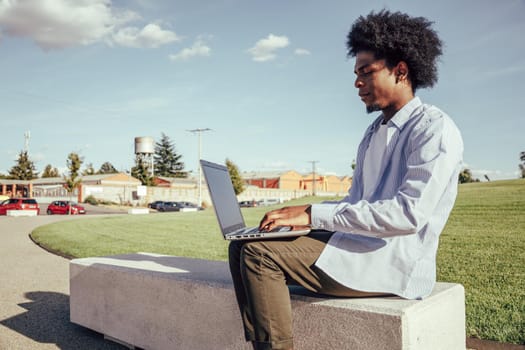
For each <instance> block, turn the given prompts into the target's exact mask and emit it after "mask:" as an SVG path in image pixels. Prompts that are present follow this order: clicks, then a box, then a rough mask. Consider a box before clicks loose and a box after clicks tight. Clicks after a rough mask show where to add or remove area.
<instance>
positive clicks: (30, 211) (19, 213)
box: [5, 209, 38, 216]
mask: <svg viewBox="0 0 525 350" xmlns="http://www.w3.org/2000/svg"><path fill="white" fill-rule="evenodd" d="M5 215H6V216H37V215H38V211H37V210H35V209H25V210H7V211H6V213H5Z"/></svg>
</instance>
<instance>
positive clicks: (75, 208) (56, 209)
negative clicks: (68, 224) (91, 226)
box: [46, 201, 86, 215]
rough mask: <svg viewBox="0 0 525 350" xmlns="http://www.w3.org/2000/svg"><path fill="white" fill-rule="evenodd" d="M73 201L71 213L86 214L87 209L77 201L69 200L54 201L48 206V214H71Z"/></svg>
mask: <svg viewBox="0 0 525 350" xmlns="http://www.w3.org/2000/svg"><path fill="white" fill-rule="evenodd" d="M70 203H71V214H72V215H76V214H85V213H86V209H85V208H84V207H83V206H81V205H79V204H77V203H75V202H69V201H54V202H53V203H51V204H49V206H48V207H47V211H46V212H47V215H54V214H62V215H67V214H69V207H70Z"/></svg>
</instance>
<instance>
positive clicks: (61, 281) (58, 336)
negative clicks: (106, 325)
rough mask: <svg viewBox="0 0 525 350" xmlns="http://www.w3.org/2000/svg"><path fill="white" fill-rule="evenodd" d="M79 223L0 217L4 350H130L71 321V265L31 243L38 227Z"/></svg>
mask: <svg viewBox="0 0 525 350" xmlns="http://www.w3.org/2000/svg"><path fill="white" fill-rule="evenodd" d="M44 213H45V211H44ZM78 217H82V216H76V215H75V216H65V215H60V216H58V215H57V216H47V215H40V216H37V217H6V216H0V259H1V260H0V349H1V350H33V349H38V350H42V349H63V350H95V349H96V350H99V349H100V350H106V349H108V350H123V349H127V348H126V347H124V346H122V345H119V344H117V343H113V342H111V341H108V340H104V338H103V336H102V335H101V334H99V333H96V332H93V331H91V330H89V329H86V328H84V327H81V326H78V325H75V324H73V323H71V322H70V321H69V260H67V259H64V258H62V257H59V256H56V255H53V254H50V253H48V252H47V251H45V250H43V249H42V248H39V247H38V246H37V245H35V244H34V243H33V242H32V241H31V240H30V238H29V233H30V232H31V231H32V230H33V229H34V228H36V227H38V226H41V225H44V224H47V223H51V222H56V221H59V220H75V219H76V218H78Z"/></svg>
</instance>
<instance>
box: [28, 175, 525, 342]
mask: <svg viewBox="0 0 525 350" xmlns="http://www.w3.org/2000/svg"><path fill="white" fill-rule="evenodd" d="M326 199H327V198H317V197H316V198H303V199H300V200H296V201H293V202H289V204H290V205H292V204H303V203H307V202H312V201H321V200H326ZM271 208H272V207H265V208H243V209H242V210H243V214H244V216H245V219H246V221H247V224H248V225H257V223H258V222H259V220H260V218H261V217H262V215H263V214H264V212H265V211H267V210H269V209H271ZM524 214H525V180H509V181H493V182H489V183H487V182H484V183H472V184H463V185H460V188H459V195H458V199H457V201H456V205H455V207H454V210H453V212H452V214H451V216H450V219H449V221H448V223H447V226H446V227H445V230H444V232H443V233H442V236H441V242H440V248H439V251H438V262H437V265H438V280H439V281H446V282H457V283H461V284H462V285H464V286H465V290H466V310H467V329H466V334H467V335H468V336H474V337H478V338H481V339H487V340H495V341H500V342H510V343H516V344H525V215H524ZM32 237H33V239H34V240H35V241H37V242H39V243H40V244H42V245H44V246H46V247H47V248H49V249H51V250H54V251H58V252H60V253H61V254H63V255H66V256H69V257H88V256H104V255H112V254H120V253H130V252H139V251H142V252H152V253H159V254H169V255H177V256H188V257H196V258H203V259H210V260H226V259H227V253H226V248H227V242H225V241H224V240H223V239H222V236H221V234H220V232H219V229H218V225H217V222H216V219H215V214H214V213H213V210H205V211H202V212H196V213H195V212H194V213H162V214H154V215H145V216H142V215H137V216H133V215H124V216H120V215H119V216H110V217H103V218H89V217H86V218H82V219H78V220H71V221H63V222H59V223H54V224H51V225H47V226H42V227H40V228H37V229H36V230H35V231H34V232H33V233H32Z"/></svg>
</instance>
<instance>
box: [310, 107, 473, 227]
mask: <svg viewBox="0 0 525 350" xmlns="http://www.w3.org/2000/svg"><path fill="white" fill-rule="evenodd" d="M413 132H414V136H413V137H412V139H411V141H410V144H409V146H408V147H410V153H409V155H408V158H407V171H406V173H405V174H403V181H402V183H401V185H400V187H399V188H398V190H397V192H396V194H395V196H394V197H393V198H388V199H383V200H378V201H376V202H368V201H366V200H361V201H358V202H357V203H354V204H350V203H345V202H341V203H339V204H314V205H312V208H311V221H312V227H313V228H319V229H324V230H329V231H341V232H348V233H356V234H361V235H365V236H373V237H389V236H397V235H407V234H414V233H416V232H418V231H419V230H420V229H421V227H423V226H424V225H426V224H427V222H428V220H429V218H430V217H431V216H432V215H433V213H434V212H435V210H436V206H437V204H438V203H439V201H440V200H441V198H442V196H443V194H444V193H445V192H446V191H447V190H450V189H448V186H450V185H451V184H452V185H454V186H457V173H458V171H459V168H460V166H461V160H462V153H463V142H462V140H461V135H460V134H459V131H458V130H457V128H456V127H455V125H454V124H453V123H452V122H451V121H449V120H448V119H447V118H444V117H442V118H439V119H437V120H434V121H432V122H431V123H430V125H429V126H428V127H427V128H425V129H424V130H418V131H413ZM443 215H448V212H447V213H443Z"/></svg>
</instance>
